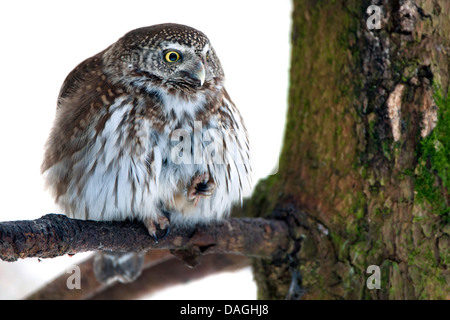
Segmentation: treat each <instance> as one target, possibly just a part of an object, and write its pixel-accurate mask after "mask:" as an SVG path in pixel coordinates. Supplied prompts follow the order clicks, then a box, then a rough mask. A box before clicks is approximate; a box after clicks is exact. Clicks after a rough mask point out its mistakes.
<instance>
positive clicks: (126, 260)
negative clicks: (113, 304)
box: [94, 251, 145, 284]
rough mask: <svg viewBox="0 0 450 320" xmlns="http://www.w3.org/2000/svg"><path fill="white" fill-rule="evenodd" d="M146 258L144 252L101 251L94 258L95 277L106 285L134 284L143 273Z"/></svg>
mask: <svg viewBox="0 0 450 320" xmlns="http://www.w3.org/2000/svg"><path fill="white" fill-rule="evenodd" d="M144 256H145V253H144V252H118V251H99V252H97V253H95V257H94V274H95V277H96V278H97V280H98V281H100V282H102V283H105V284H112V283H113V282H115V281H120V282H122V283H129V282H133V281H134V280H136V279H137V277H139V275H140V274H141V272H142V266H143V264H144Z"/></svg>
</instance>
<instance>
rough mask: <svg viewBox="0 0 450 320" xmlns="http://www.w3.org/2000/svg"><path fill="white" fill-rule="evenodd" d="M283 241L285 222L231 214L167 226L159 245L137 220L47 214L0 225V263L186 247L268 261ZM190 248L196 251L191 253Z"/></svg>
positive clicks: (284, 247) (285, 246)
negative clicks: (190, 225)
mask: <svg viewBox="0 0 450 320" xmlns="http://www.w3.org/2000/svg"><path fill="white" fill-rule="evenodd" d="M289 244H290V237H289V231H288V225H287V224H286V223H285V222H284V221H279V220H268V219H262V218H231V219H228V220H224V221H222V222H220V223H213V224H208V225H198V226H197V227H196V228H195V229H184V228H172V229H171V231H170V233H169V235H168V236H167V237H165V238H164V239H162V240H161V241H160V242H159V243H155V241H154V239H153V238H152V237H151V236H150V235H149V234H148V232H147V229H146V228H145V226H144V225H143V224H142V223H138V222H129V221H125V222H122V221H121V222H119V221H116V222H104V221H89V220H77V219H70V218H68V217H67V216H65V215H57V214H48V215H45V216H43V217H41V218H39V219H36V220H25V221H8V222H2V223H0V259H2V260H5V261H16V260H17V259H19V258H27V257H38V258H51V257H56V256H61V255H65V254H75V253H79V252H86V251H93V250H115V251H145V250H150V249H171V250H173V252H175V253H177V252H178V253H179V252H183V251H186V252H189V254H188V255H194V256H195V254H196V253H195V252H197V253H198V255H203V254H209V253H234V254H243V255H246V256H249V257H259V258H268V259H271V258H273V257H274V256H276V255H277V254H282V253H283V252H286V250H287V249H288V247H289ZM192 248H196V250H194V251H191V249H192ZM192 252H194V254H193V253H192ZM194 260H195V259H194ZM193 264H195V262H194V263H193Z"/></svg>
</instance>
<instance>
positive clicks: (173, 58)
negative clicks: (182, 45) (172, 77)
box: [164, 51, 181, 62]
mask: <svg viewBox="0 0 450 320" xmlns="http://www.w3.org/2000/svg"><path fill="white" fill-rule="evenodd" d="M164 58H165V59H166V61H167V62H177V61H178V60H180V59H181V55H180V54H179V53H178V52H176V51H168V52H167V53H166V54H165V55H164Z"/></svg>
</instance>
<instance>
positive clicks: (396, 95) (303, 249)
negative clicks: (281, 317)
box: [245, 0, 450, 299]
mask: <svg viewBox="0 0 450 320" xmlns="http://www.w3.org/2000/svg"><path fill="white" fill-rule="evenodd" d="M371 4H376V5H381V8H382V21H381V29H379V30H369V29H368V28H367V26H366V21H367V19H368V18H369V15H368V14H367V13H366V10H367V8H368V7H369V5H371ZM449 9H450V1H448V0H392V1H388V0H382V1H361V0H347V1H344V0H342V1H328V0H327V1H325V0H323V1H320V0H314V1H313V0H296V1H294V11H293V28H292V58H291V59H292V60H291V71H290V77H291V80H290V81H291V84H290V93H289V109H288V114H287V125H286V129H285V137H284V147H283V150H282V154H281V156H280V162H279V163H280V166H279V171H278V174H277V175H274V176H270V177H269V178H267V179H265V180H263V181H261V182H260V183H259V185H258V186H257V189H256V191H255V193H254V196H253V198H252V199H250V200H249V201H248V202H247V203H246V210H245V211H246V212H247V213H248V214H250V215H251V214H253V215H255V214H256V215H257V214H258V213H266V212H272V214H274V215H280V214H282V215H290V216H293V217H295V221H296V224H295V226H296V227H295V230H294V231H293V234H294V235H295V234H297V235H298V236H297V238H298V242H299V244H300V247H299V248H297V249H298V250H294V251H292V253H293V255H292V256H291V260H290V263H289V262H288V261H287V260H286V261H285V263H282V264H280V263H279V261H278V263H273V262H271V261H267V260H254V263H253V265H254V273H255V278H256V280H257V283H258V288H259V298H268V299H282V298H285V297H286V295H287V293H288V291H289V287H290V285H291V284H292V283H291V274H292V272H293V271H299V272H300V274H301V279H300V280H299V281H300V284H301V286H302V287H303V289H304V294H303V295H302V298H304V299H314V298H319V299H328V298H331V299H443V298H449V297H450V293H449V286H448V283H450V281H449V280H450V279H449V270H448V264H449V244H450V226H449V202H450V196H449V190H450V98H449V95H448V87H449V72H450V69H449V68H450V67H449V66H450V63H449V57H450V46H449V43H450V42H449V39H450V18H449V16H450V10H449ZM292 227H293V228H294V225H292ZM293 260H295V263H292V261H293ZM370 265H377V266H379V267H380V270H381V278H380V279H381V289H378V290H377V289H372V290H370V289H368V288H367V286H366V280H367V278H368V277H369V276H370V275H371V274H367V273H366V270H367V268H368V266H370Z"/></svg>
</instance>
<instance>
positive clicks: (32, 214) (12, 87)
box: [0, 0, 291, 299]
mask: <svg viewBox="0 0 450 320" xmlns="http://www.w3.org/2000/svg"><path fill="white" fill-rule="evenodd" d="M290 15H291V3H290V1H289V0H266V1H261V0H245V1H244V0H240V1H236V0H226V1H225V0H223V1H211V0H209V1H208V0H205V1H200V0H198V1H186V0H185V1H182V0H170V1H164V0H158V1H152V0H147V1H138V0H127V1H117V0H114V1H98V0H96V1H93V0H81V1H80V0H78V1H2V2H1V4H0V146H1V155H0V221H8V220H24V219H36V218H38V217H40V216H42V215H44V214H47V213H60V211H59V210H58V208H57V207H56V206H55V205H54V204H53V200H52V199H51V198H50V196H49V195H48V194H47V193H46V192H45V191H44V190H43V180H42V177H41V176H40V165H41V162H42V156H43V146H44V144H45V141H46V139H47V136H48V133H49V130H50V127H51V125H52V122H53V118H54V113H55V108H56V98H57V95H58V92H59V89H60V86H61V84H62V82H63V81H64V79H65V77H66V76H67V74H68V73H69V72H70V71H71V70H72V69H73V68H74V67H75V66H76V65H77V64H78V63H80V62H81V61H83V60H84V59H86V58H88V57H90V56H92V55H94V54H96V53H97V52H99V51H101V50H103V49H104V48H106V47H107V46H108V45H110V44H112V43H113V42H115V41H116V40H117V39H118V38H120V37H121V36H122V35H123V34H125V33H126V32H128V31H130V30H132V29H135V28H138V27H143V26H148V25H152V24H158V23H165V22H174V23H181V24H186V25H190V26H192V27H194V28H197V29H199V30H201V31H203V32H204V33H205V34H206V35H207V36H208V37H209V39H210V40H211V43H212V44H213V46H214V48H215V50H216V52H217V54H218V56H219V58H220V60H221V62H222V66H223V68H224V70H225V75H226V78H227V82H226V88H227V90H228V92H229V94H230V96H231V98H232V99H233V101H234V102H235V104H236V105H237V107H238V108H239V109H240V111H241V113H242V115H243V118H244V120H245V122H246V125H247V128H248V130H249V134H250V143H251V147H252V151H253V152H252V155H253V169H254V179H253V180H254V182H255V183H256V182H257V181H258V180H259V179H260V178H263V177H265V176H267V175H268V174H270V173H271V172H273V170H274V169H275V168H276V166H277V160H278V154H279V150H280V144H281V141H282V136H283V128H284V121H285V113H286V103H287V83H288V68H289V55H290V45H289V37H290V18H291V16H290ZM85 257H86V254H77V255H75V256H74V257H72V258H69V257H60V258H55V259H45V260H42V261H41V262H39V261H38V260H37V259H25V260H21V261H18V262H15V263H7V262H3V261H0V299H20V298H22V297H24V296H25V295H26V294H29V293H30V292H32V291H34V290H36V289H37V288H38V287H39V286H41V285H42V284H44V283H45V282H46V281H49V280H51V279H52V278H53V277H55V276H57V275H58V274H59V273H61V272H64V271H65V268H66V266H68V265H70V264H75V263H76V262H77V261H79V260H80V259H84V258H85ZM148 298H150V299H254V298H256V286H255V284H254V282H253V279H252V274H251V270H250V268H247V269H243V270H242V271H239V272H236V273H229V274H221V275H218V276H212V277H208V278H205V279H203V280H200V281H196V282H193V283H189V284H188V285H182V286H177V287H175V288H174V289H167V290H164V291H162V292H160V293H158V294H155V295H153V296H150V297H148Z"/></svg>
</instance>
